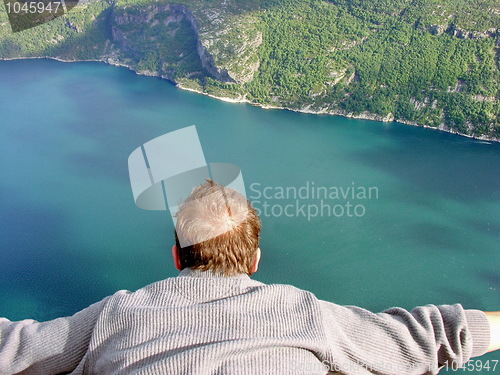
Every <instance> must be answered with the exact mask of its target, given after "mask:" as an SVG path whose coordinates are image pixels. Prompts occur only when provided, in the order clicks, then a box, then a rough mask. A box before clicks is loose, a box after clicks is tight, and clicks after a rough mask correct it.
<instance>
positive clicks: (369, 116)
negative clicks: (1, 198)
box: [0, 56, 500, 144]
mask: <svg viewBox="0 0 500 375" xmlns="http://www.w3.org/2000/svg"><path fill="white" fill-rule="evenodd" d="M35 59H46V60H55V61H58V62H62V63H75V62H100V63H104V64H107V65H112V66H118V67H123V68H127V69H128V70H131V71H133V72H134V73H135V74H137V75H140V76H147V77H157V78H160V79H163V80H166V81H169V82H171V83H172V84H173V85H175V87H177V88H179V89H180V90H185V91H190V92H194V93H197V94H201V95H205V96H208V97H210V98H213V99H217V100H220V101H223V102H227V103H244V104H250V105H252V106H255V107H259V108H262V109H278V110H287V111H291V112H297V113H305V114H312V115H329V116H341V117H345V118H353V119H357V120H370V121H377V122H384V123H391V122H397V123H400V124H404V125H411V126H415V127H419V128H427V129H432V130H437V131H442V132H445V133H449V134H454V135H459V136H462V137H466V138H469V139H475V140H477V141H482V142H485V143H489V144H491V142H495V143H500V138H489V137H486V136H480V137H477V136H473V135H469V134H463V133H460V132H457V131H452V130H449V129H444V128H442V127H441V126H439V127H434V126H429V125H421V124H417V123H414V122H411V121H406V120H400V119H395V118H394V116H393V115H392V113H390V114H389V115H387V116H385V117H384V116H381V115H377V114H375V113H371V112H368V111H365V112H362V113H361V114H359V115H354V114H353V113H352V112H351V113H345V112H343V111H341V110H324V111H311V110H309V109H308V108H307V107H306V108H301V109H296V108H289V107H283V106H272V105H267V104H260V103H255V102H252V101H250V100H248V99H246V98H245V97H244V96H243V98H241V99H239V98H229V97H223V96H216V95H213V94H209V93H206V92H203V91H200V90H197V89H194V88H191V87H186V86H183V85H182V84H181V83H178V82H175V81H173V80H171V79H169V78H168V77H167V76H161V75H158V74H155V73H151V74H148V73H150V72H138V71H137V70H135V69H134V68H132V67H131V66H129V65H126V64H124V63H120V62H119V61H116V60H113V59H111V58H108V59H107V60H104V59H100V60H93V59H89V60H65V59H62V58H60V57H49V56H37V57H14V58H0V61H13V60H35Z"/></svg>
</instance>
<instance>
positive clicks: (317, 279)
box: [0, 60, 500, 374]
mask: <svg viewBox="0 0 500 375" xmlns="http://www.w3.org/2000/svg"><path fill="white" fill-rule="evenodd" d="M0 116H1V117H0V123H1V137H0V149H1V152H2V158H1V161H0V171H1V174H2V178H1V179H0V316H5V317H7V318H9V319H11V320H19V319H24V318H35V319H38V320H46V319H52V318H55V317H58V316H61V315H68V314H73V313H74V312H76V311H78V310H79V309H82V308H84V307H86V306H87V305H89V304H91V303H93V302H95V301H98V300H100V299H102V298H104V297H105V296H107V295H110V294H112V293H114V292H115V291H117V290H119V289H128V290H135V289H138V288H140V287H142V286H144V285H146V284H148V283H152V282H155V281H157V280H160V279H163V278H165V277H170V276H175V275H176V274H177V271H176V270H175V268H174V267H173V265H172V262H171V259H170V248H171V245H172V242H173V225H172V222H171V219H170V218H169V215H168V214H167V213H166V212H160V211H143V210H141V209H139V208H137V207H136V206H135V204H134V201H133V197H132V193H131V188H130V183H129V179H128V170H127V159H128V156H129V154H130V153H131V152H132V151H133V150H134V149H135V148H137V147H139V146H140V145H141V144H143V143H144V142H147V141H148V140H151V139H153V138H155V137H157V136H160V135H162V134H165V133H167V132H170V131H173V130H176V129H180V128H183V127H186V126H189V125H193V124H194V125H196V126H197V130H198V133H199V136H200V140H201V143H202V146H203V150H204V153H205V157H206V159H207V161H208V162H227V163H233V164H236V165H238V166H239V167H240V168H241V170H242V173H243V177H244V180H245V185H246V187H247V196H248V197H249V198H250V200H252V201H254V203H255V205H256V206H257V207H258V208H259V209H260V211H261V216H262V222H263V232H262V243H261V248H262V251H263V257H262V262H261V267H260V270H259V272H258V273H256V274H255V275H254V276H253V277H254V278H256V279H258V280H261V281H263V282H267V283H288V284H293V285H295V286H297V287H300V288H303V289H308V290H310V291H312V292H314V293H315V294H316V295H317V296H318V297H319V298H321V299H326V300H329V301H332V302H336V303H339V304H352V305H360V306H362V307H365V308H367V309H370V310H372V311H381V310H383V309H385V308H389V307H391V306H402V307H405V308H411V307H414V306H416V305H422V304H429V303H432V304H450V303H462V304H463V305H464V306H465V307H467V308H479V309H485V310H498V309H500V289H499V287H500V285H499V284H500V246H499V241H498V240H499V235H500V216H499V212H500V189H499V188H500V173H499V172H500V168H499V167H500V146H499V145H498V144H495V143H490V142H482V141H477V140H472V139H468V138H465V137H460V136H456V135H452V134H447V133H442V132H438V131H434V130H430V129H424V128H416V127H412V126H406V125H402V124H397V123H392V124H385V123H379V122H372V121H364V120H353V119H345V118H341V117H333V116H317V115H308V114H299V113H293V112H289V111H282V110H264V109H261V108H257V107H253V106H251V105H248V104H234V103H226V102H222V101H218V100H215V99H212V98H209V97H206V96H202V95H198V94H195V93H191V92H187V91H182V90H179V89H177V88H175V87H174V86H173V85H172V84H170V83H168V82H167V81H165V80H161V79H157V78H151V77H143V76H137V75H135V74H134V73H133V72H131V71H129V70H127V69H124V68H117V67H111V66H107V65H104V64H100V63H72V64H64V63H59V62H54V61H48V60H30V61H4V62H0ZM188 152H189V150H186V153H188ZM178 157H179V158H183V157H184V156H183V155H178ZM317 188H322V189H323V190H321V189H317ZM368 188H372V189H371V193H372V195H371V196H369V195H368ZM352 189H354V191H355V192H356V195H355V196H353V195H351V192H352V191H353V190H352ZM363 189H366V194H365V196H364V197H363V194H362V191H363ZM325 190H327V191H328V192H329V195H328V196H322V194H323V193H324V191H325ZM294 191H295V192H296V194H299V191H300V196H298V195H297V196H293V194H294V193H293V192H294ZM335 191H336V192H337V193H338V194H339V196H337V197H335V196H333V195H330V194H333V192H335ZM283 192H285V193H286V192H288V193H289V194H288V196H283V195H280V194H282V193H283ZM342 192H344V193H346V192H347V194H346V196H345V197H343V196H342V194H343V193H342ZM314 193H316V194H314ZM322 204H323V212H319V213H318V214H317V216H314V217H311V216H312V214H314V212H315V207H316V209H319V210H321V205H322ZM349 204H351V205H352V207H351V209H350V211H348V209H347V206H348V205H349ZM265 205H267V207H268V210H267V215H265V212H264V209H265V207H264V206H265ZM325 205H329V206H330V209H331V208H332V207H334V210H333V211H331V212H330V214H329V213H328V210H327V209H326V208H325V207H324V206H325ZM286 206H288V208H286ZM340 206H341V207H340ZM355 207H356V210H357V211H354V210H353V209H354V208H355ZM285 208H286V210H285ZM341 209H342V210H343V211H341ZM307 210H309V211H310V212H309V213H310V214H311V215H309V217H308V216H307V213H308V211H307ZM270 211H271V212H270ZM485 358H489V357H485ZM490 358H493V357H490ZM499 367H500V366H499ZM498 371H500V369H498V368H497V370H496V371H495V372H498ZM476 373H478V372H476ZM484 373H490V374H491V373H493V372H492V371H491V370H490V371H489V372H484ZM499 373H500V372H499Z"/></svg>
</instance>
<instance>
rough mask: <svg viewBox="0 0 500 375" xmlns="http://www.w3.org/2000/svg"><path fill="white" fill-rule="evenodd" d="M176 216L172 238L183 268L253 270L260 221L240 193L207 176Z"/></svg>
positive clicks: (233, 272) (231, 272) (229, 271)
mask: <svg viewBox="0 0 500 375" xmlns="http://www.w3.org/2000/svg"><path fill="white" fill-rule="evenodd" d="M176 218H177V223H176V227H175V240H176V244H177V247H178V248H179V257H180V262H181V267H182V268H186V267H188V268H193V269H200V270H205V271H206V270H211V271H214V272H217V273H222V274H224V275H226V276H231V275H237V274H241V273H246V274H248V275H250V274H251V273H252V268H253V264H254V261H255V257H256V254H257V249H258V247H259V234H260V228H261V223H260V219H259V217H258V215H257V213H256V211H255V209H254V208H253V207H252V206H251V204H250V202H249V201H248V200H247V199H246V198H245V197H244V196H242V195H241V194H240V193H238V192H237V191H235V190H233V189H229V188H225V187H223V186H222V185H219V184H217V183H216V182H214V181H213V180H207V182H205V183H204V184H203V185H201V186H199V187H197V188H195V189H194V190H193V191H192V193H191V195H190V196H189V197H188V198H187V199H186V201H185V202H184V203H183V204H182V205H181V207H180V209H179V211H178V212H177V214H176Z"/></svg>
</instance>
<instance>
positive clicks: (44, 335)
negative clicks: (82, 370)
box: [0, 297, 109, 375]
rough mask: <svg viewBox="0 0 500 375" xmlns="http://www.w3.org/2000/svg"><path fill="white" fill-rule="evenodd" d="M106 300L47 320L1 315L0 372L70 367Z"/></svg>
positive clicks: (38, 371)
mask: <svg viewBox="0 0 500 375" xmlns="http://www.w3.org/2000/svg"><path fill="white" fill-rule="evenodd" d="M108 298H109V297H108ZM106 300H107V298H105V299H103V300H102V301H100V302H97V303H95V304H93V305H91V306H89V307H87V308H86V309H84V310H82V311H79V312H77V313H76V314H75V315H73V316H69V317H64V318H58V319H55V320H51V321H47V322H37V321H35V320H31V319H26V320H22V321H18V322H11V321H9V320H8V319H5V318H0V375H7V374H9V375H10V374H44V375H50V374H58V373H64V372H69V371H72V370H73V369H74V368H75V367H76V366H77V365H78V363H79V362H80V361H81V359H82V358H83V356H84V355H85V352H86V351H87V347H88V344H89V341H90V338H91V336H92V331H93V329H94V326H95V323H96V321H97V318H98V316H99V314H100V312H101V311H102V308H103V307H104V305H105V303H106Z"/></svg>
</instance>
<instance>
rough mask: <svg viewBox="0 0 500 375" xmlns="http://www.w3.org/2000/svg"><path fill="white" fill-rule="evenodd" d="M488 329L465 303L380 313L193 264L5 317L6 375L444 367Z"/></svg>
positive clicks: (459, 361)
mask: <svg viewBox="0 0 500 375" xmlns="http://www.w3.org/2000/svg"><path fill="white" fill-rule="evenodd" d="M489 335H490V332H489V325H488V321H487V319H486V316H485V314H484V313H483V312H481V311H478V310H464V309H463V308H462V307H461V306H460V305H453V306H432V305H429V306H425V307H419V308H416V309H414V310H412V311H411V312H409V311H406V310H404V309H401V308H392V309H389V310H386V311H384V312H382V313H379V314H374V313H371V312H369V311H367V310H364V309H361V308H358V307H352V306H339V305H336V304H333V303H330V302H325V301H321V300H318V299H317V298H316V297H315V296H314V295H313V294H312V293H310V292H307V291H303V290H300V289H297V288H295V287H293V286H290V285H266V284H263V283H261V282H258V281H255V280H252V279H250V278H249V277H248V276H247V275H239V276H235V277H222V276H217V275H214V274H213V273H211V272H201V271H193V270H189V269H185V270H183V271H182V272H181V273H180V274H179V277H174V278H169V279H166V280H163V281H159V282H157V283H154V284H151V285H148V286H146V287H144V288H142V289H140V290H138V291H136V292H135V293H131V292H128V291H119V292H117V293H115V294H114V295H112V296H110V297H107V298H105V299H104V300H102V301H101V302H98V303H96V304H94V305H92V306H90V307H88V308H86V309H84V310H82V311H80V312H78V313H76V314H75V315H73V316H71V317H65V318H59V319H55V320H52V321H48V322H43V323H38V322H36V321H33V320H23V321H19V322H10V321H9V320H7V319H4V318H3V319H0V374H2V375H3V374H13V373H18V372H20V373H23V374H42V375H48V374H57V373H64V372H69V373H71V374H99V375H110V374H152V375H157V374H168V375H171V374H186V375H188V374H195V375H198V374H229V375H236V374H245V375H249V374H250V375H252V374H257V375H258V374H269V375H277V374H287V375H290V374H309V375H313V374H314V375H315V374H321V375H324V374H326V373H327V372H328V371H330V372H331V373H335V372H340V373H345V374H371V373H376V374H397V375H402V374H434V373H437V372H438V369H439V367H440V366H441V365H442V364H445V363H448V364H449V365H453V366H461V365H463V364H464V363H465V362H466V361H467V360H468V359H469V358H471V357H472V356H477V355H481V354H484V352H485V351H486V349H487V346H488V343H489Z"/></svg>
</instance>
